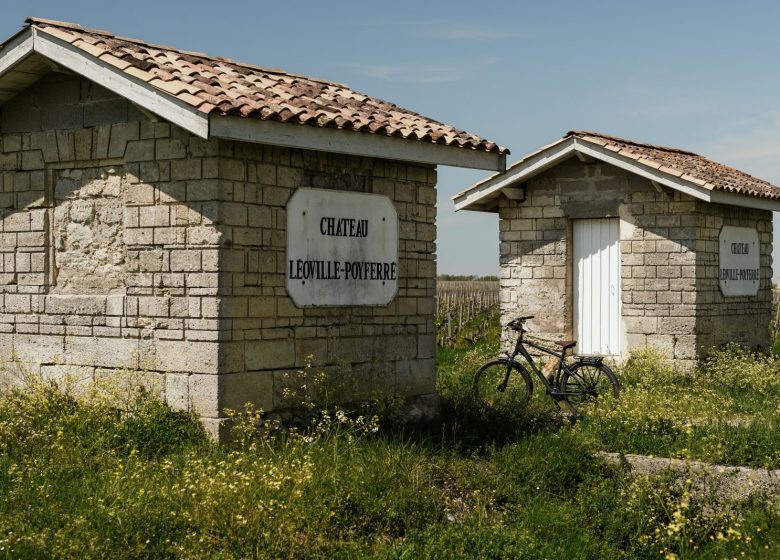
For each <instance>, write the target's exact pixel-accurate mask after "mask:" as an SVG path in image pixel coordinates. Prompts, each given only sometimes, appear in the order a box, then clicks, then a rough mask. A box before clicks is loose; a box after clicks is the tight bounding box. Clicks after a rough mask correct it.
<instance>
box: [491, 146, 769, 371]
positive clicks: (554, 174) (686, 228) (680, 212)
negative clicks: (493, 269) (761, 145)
mask: <svg viewBox="0 0 780 560" xmlns="http://www.w3.org/2000/svg"><path fill="white" fill-rule="evenodd" d="M523 189H524V193H525V198H524V200H509V199H504V200H502V202H501V204H500V207H499V216H500V225H499V228H500V240H501V245H500V252H501V305H502V315H503V317H504V320H505V321H508V320H509V319H511V318H512V317H514V316H517V315H521V314H526V315H535V316H536V319H535V320H534V321H533V323H532V325H531V328H532V330H533V331H535V332H537V333H538V334H540V335H542V336H544V337H547V338H551V339H552V338H569V337H571V336H572V331H573V325H572V317H573V312H572V306H573V296H572V286H571V283H572V276H573V272H572V263H571V254H570V249H569V245H570V242H571V220H574V219H586V218H606V217H618V218H620V248H621V262H620V264H621V266H620V274H621V299H622V301H621V315H622V329H623V335H622V339H623V340H622V344H621V346H622V352H623V356H624V357H625V356H626V355H627V352H628V350H630V349H632V348H637V347H643V346H645V345H651V346H655V347H658V348H660V349H661V350H663V351H664V352H665V353H667V354H668V355H669V356H671V357H674V358H675V359H677V360H681V361H691V360H693V359H695V358H696V356H697V355H700V354H701V353H702V352H704V351H706V350H707V349H708V348H710V347H711V346H713V345H718V344H722V343H724V342H728V341H730V340H734V341H736V342H740V343H744V344H748V345H750V346H766V345H767V343H768V340H767V332H766V328H764V325H767V324H768V322H769V313H770V309H771V305H770V304H771V240H772V224H771V212H768V211H759V210H748V209H743V208H737V207H731V206H724V205H718V204H708V203H705V202H703V201H700V200H697V199H694V198H693V197H690V196H688V195H686V194H683V193H680V192H678V191H674V190H672V189H669V188H666V187H660V186H658V187H656V186H654V185H653V184H652V183H651V182H650V181H649V180H646V179H644V178H641V177H638V176H636V175H633V174H631V173H629V172H627V171H623V170H621V169H618V168H615V167H612V166H609V165H607V164H604V163H600V162H581V161H579V160H577V159H571V160H569V161H567V162H564V163H562V164H560V165H558V166H556V167H555V168H553V169H551V170H549V171H547V172H545V173H543V174H541V175H539V176H537V177H535V178H533V179H531V180H530V181H528V182H527V183H526V184H525V185H524V186H523ZM722 225H741V226H751V227H757V229H758V231H759V235H760V239H761V255H762V256H761V278H762V280H761V289H760V292H759V295H758V296H757V297H752V298H751V297H740V298H724V297H723V296H722V295H721V293H720V289H719V284H718V266H717V263H718V236H719V234H720V228H721V226H722ZM757 325H758V326H757Z"/></svg>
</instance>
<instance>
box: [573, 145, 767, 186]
mask: <svg viewBox="0 0 780 560" xmlns="http://www.w3.org/2000/svg"><path fill="white" fill-rule="evenodd" d="M571 137H576V138H579V139H581V140H584V141H586V142H591V143H593V144H597V145H599V146H602V147H604V148H606V149H609V150H612V151H615V152H618V153H620V154H621V155H624V156H626V157H629V158H631V159H633V160H636V161H637V162H638V163H640V164H642V165H646V166H648V167H652V168H655V169H658V170H659V171H660V172H662V173H666V174H668V175H672V176H674V177H681V178H682V179H683V180H686V181H689V182H691V183H695V184H697V185H699V186H702V187H705V188H708V189H715V190H719V191H726V192H733V193H738V194H746V195H750V196H756V197H759V198H771V199H780V188H778V187H776V186H774V185H773V184H771V183H769V182H767V181H764V180H762V179H757V178H756V177H753V176H752V175H748V174H747V173H743V172H742V171H739V170H737V169H734V168H733V167H729V166H728V165H723V164H721V163H717V162H714V161H712V160H709V159H707V158H705V157H703V156H700V155H698V154H695V153H693V152H689V151H686V150H680V149H677V148H667V147H664V146H656V145H653V144H643V143H640V142H634V141H632V140H626V139H625V138H618V137H616V136H608V135H606V134H599V133H598V132H588V131H576V130H573V131H571V132H569V133H567V134H566V136H564V138H571Z"/></svg>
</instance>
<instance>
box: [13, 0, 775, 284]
mask: <svg viewBox="0 0 780 560" xmlns="http://www.w3.org/2000/svg"><path fill="white" fill-rule="evenodd" d="M28 15H36V16H39V17H48V18H52V19H63V20H68V21H75V22H78V23H81V24H82V25H86V26H91V27H98V28H104V29H108V30H111V31H113V32H115V33H118V34H122V35H125V36H131V37H139V38H143V39H146V40H148V41H152V42H158V43H163V44H171V45H175V46H177V47H180V48H185V49H191V50H198V51H204V52H208V53H209V54H214V55H222V56H228V57H231V58H235V59H238V60H241V61H246V62H252V63H255V64H260V65H265V66H270V67H278V68H283V69H285V70H288V71H291V72H298V73H302V74H307V75H312V76H317V77H321V78H326V79H330V80H334V81H339V82H344V83H347V84H349V85H350V86H351V87H352V88H355V89H357V90H358V91H362V92H364V93H367V94H369V95H373V96H377V97H381V98H383V99H387V100H390V101H392V102H394V103H397V104H398V105H401V106H403V107H407V108H409V109H412V110H415V111H417V112H420V113H422V114H424V115H426V116H429V117H432V118H436V119H438V120H441V121H444V122H446V123H448V124H451V125H454V126H457V127H459V128H464V129H466V130H468V131H469V132H473V133H476V134H479V135H482V136H485V137H487V138H489V139H491V140H494V141H496V142H498V143H500V144H503V145H505V146H508V147H509V148H510V149H511V150H512V155H510V156H509V161H510V162H512V161H514V160H516V159H518V158H520V157H521V156H522V155H523V154H525V153H527V152H529V151H532V150H534V149H536V148H537V147H539V146H541V145H543V144H546V143H548V142H550V141H552V140H554V139H556V138H558V137H560V136H561V135H563V134H564V133H565V132H566V131H567V130H570V129H590V130H597V131H600V132H605V133H608V134H615V135H618V136H624V137H627V138H631V139H634V140H640V141H645V142H651V143H657V144H664V145H669V146H675V147H680V148H686V149H689V150H692V151H695V152H697V153H700V154H702V155H706V156H708V157H711V158H713V159H715V160H717V161H720V162H722V163H726V164H729V165H733V166H735V167H737V168H739V169H741V170H743V171H746V172H748V173H751V174H753V175H756V176H758V177H761V178H763V179H767V180H769V181H772V182H773V183H775V184H777V185H780V68H779V66H778V60H780V46H778V45H779V44H780V43H778V40H777V22H778V21H780V19H779V16H780V3H772V2H749V1H746V2H721V1H718V0H710V1H707V2H705V1H684V0H678V1H676V2H671V1H664V0H659V1H655V2H652V3H648V2H642V3H635V2H630V1H626V0H622V1H616V2H613V1H603V2H598V1H593V2H582V1H581V0H580V1H575V2H568V1H554V0H549V1H547V2H540V1H538V0H536V1H534V2H525V1H515V2H508V1H497V0H493V1H491V2H482V3H478V2H473V1H470V2H459V1H453V0H450V1H428V2H424V1H421V0H417V1H416V2H411V1H407V0H395V1H387V0H386V1H384V2H376V1H371V0H363V1H352V0H343V1H340V0H331V1H329V2H324V1H319V2H308V1H306V0H297V1H295V2H279V1H278V0H277V1H274V2H264V1H261V0H255V1H252V2H230V1H228V0H224V1H221V2H214V1H213V0H212V1H209V2H199V1H189V2H170V1H168V2H166V1H162V0H157V1H147V0H133V1H132V2H112V3H107V2H105V1H100V2H98V1H83V2H78V1H69V2H62V1H51V0H48V1H43V0H42V1H36V0H27V1H25V2H13V3H10V2H9V3H7V5H4V6H3V18H2V22H0V36H3V37H5V36H10V35H11V34H13V33H15V32H16V31H17V30H18V29H19V28H20V27H21V25H22V23H23V21H24V18H25V17H26V16H28ZM486 175H487V173H486V172H482V171H472V170H459V169H452V168H440V170H439V208H438V216H439V222H438V223H439V233H438V237H439V239H438V262H439V272H441V273H451V274H495V273H496V272H497V270H498V222H497V218H496V216H495V215H493V214H482V213H473V212H460V213H458V214H455V212H454V211H453V207H452V203H451V201H450V200H449V198H450V196H452V195H453V194H455V193H456V192H458V191H460V190H462V189H463V188H464V187H467V186H469V185H470V184H472V183H473V182H475V181H477V180H479V179H481V178H483V177H485V176H486ZM775 229H776V230H780V223H778V221H777V220H775ZM775 241H776V242H775V248H776V249H775V274H776V275H777V274H780V236H778V235H776V236H775Z"/></svg>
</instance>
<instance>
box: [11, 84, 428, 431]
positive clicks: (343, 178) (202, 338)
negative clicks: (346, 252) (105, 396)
mask: <svg viewBox="0 0 780 560" xmlns="http://www.w3.org/2000/svg"><path fill="white" fill-rule="evenodd" d="M435 182H436V172H435V169H433V168H428V167H420V166H410V165H405V164H400V163H393V162H384V161H378V160H372V159H363V158H348V157H341V156H335V155H332V154H325V153H316V152H306V151H300V150H287V149H284V148H275V147H267V146H259V145H254V144H242V143H233V142H226V141H220V140H216V139H214V140H210V141H204V140H202V139H199V138H197V137H194V136H192V135H191V134H189V133H187V132H185V131H183V130H181V129H179V128H177V127H175V126H172V125H169V124H168V123H164V122H157V121H156V120H154V119H151V118H149V117H147V116H146V115H145V114H143V113H142V112H140V111H138V110H137V109H135V108H134V106H133V105H132V104H130V103H128V102H127V101H126V100H124V99H122V98H119V97H117V96H115V95H113V94H111V93H110V92H108V91H106V90H104V89H102V88H100V87H99V86H96V85H94V84H91V83H90V82H88V81H86V80H83V79H80V78H77V77H74V76H70V75H51V76H49V77H46V78H44V79H43V80H42V81H41V82H39V83H38V84H37V85H35V86H33V87H32V88H31V89H30V90H29V91H27V92H25V93H23V94H21V95H20V96H18V97H17V98H15V99H13V100H11V101H9V102H7V103H6V104H5V105H4V106H3V107H2V108H0V212H1V213H0V355H2V357H4V358H9V357H11V356H12V355H13V356H16V357H17V358H18V359H19V360H21V361H22V362H23V363H24V364H25V368H26V369H29V370H30V371H31V372H32V373H33V374H36V375H43V376H44V377H52V378H57V377H59V376H61V375H62V371H63V369H67V370H69V371H74V372H77V373H78V375H79V376H81V377H82V378H83V379H84V381H90V380H92V379H96V378H98V377H105V376H111V375H116V372H117V371H118V370H119V369H121V368H130V369H137V368H141V369H143V370H144V371H145V372H146V373H144V374H143V375H144V376H145V377H146V380H147V382H148V384H149V385H150V386H154V388H155V390H157V391H159V392H160V394H161V395H164V397H165V398H166V399H167V401H168V402H169V403H170V404H171V405H172V406H174V407H177V408H182V409H191V410H194V411H195V412H196V413H198V414H199V415H200V416H201V417H202V418H203V419H204V423H205V424H206V425H207V427H209V428H210V429H212V430H213V431H215V432H216V430H217V429H218V426H219V424H220V423H221V418H222V417H223V409H224V407H226V406H229V407H238V406H241V405H242V404H244V403H245V402H248V401H252V402H254V403H255V404H257V405H259V406H261V407H263V408H266V409H271V408H273V407H275V406H278V404H279V403H278V399H276V397H275V395H278V392H279V391H278V387H279V384H280V381H279V378H280V376H281V374H282V372H284V371H290V370H291V369H292V370H295V369H297V368H300V367H301V366H303V365H304V363H305V360H306V356H307V355H310V354H311V355H313V356H314V359H315V361H316V363H317V364H319V365H321V366H323V367H329V368H331V369H332V370H338V371H339V372H341V373H342V374H344V373H346V374H347V375H348V376H349V375H351V376H353V380H354V381H355V383H357V384H358V385H359V386H360V387H359V388H360V389H361V391H362V392H361V393H360V394H362V395H365V394H368V393H372V394H373V393H381V394H382V395H383V396H387V395H388V394H392V395H398V396H401V397H415V396H419V397H420V400H421V401H425V402H427V401H434V400H435V399H433V393H434V392H435V387H434V376H435V366H434V340H435V339H434V325H433V311H434V298H435V198H436V196H435ZM299 186H309V187H314V188H333V189H346V190H358V191H361V192H375V193H381V194H386V195H387V196H389V197H390V198H391V199H393V201H394V202H395V204H396V207H397V209H398V213H399V227H400V235H401V239H400V243H399V250H400V274H399V290H398V295H397V297H396V298H395V299H394V300H393V301H392V302H391V303H390V304H389V305H388V306H383V307H359V308H357V307H356V308H322V309H306V310H301V309H298V308H296V307H295V306H294V305H293V303H292V301H291V300H290V299H289V298H288V297H287V295H286V290H285V281H284V270H285V268H284V264H285V263H284V257H285V220H286V218H285V204H286V202H287V200H288V199H289V197H290V195H291V193H292V192H293V190H294V189H295V188H296V187H299ZM63 364H65V365H67V366H68V367H66V368H63V367H62V365H63ZM13 377H14V374H10V373H8V374H7V375H6V379H7V380H12V379H13Z"/></svg>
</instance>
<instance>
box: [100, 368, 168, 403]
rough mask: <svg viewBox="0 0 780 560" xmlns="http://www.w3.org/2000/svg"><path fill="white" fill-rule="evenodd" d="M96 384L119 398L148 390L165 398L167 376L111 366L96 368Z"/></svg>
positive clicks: (120, 399)
mask: <svg viewBox="0 0 780 560" xmlns="http://www.w3.org/2000/svg"><path fill="white" fill-rule="evenodd" d="M95 385H96V386H97V388H98V389H99V390H103V391H107V392H109V394H113V395H116V397H117V399H118V400H119V401H120V403H121V401H122V399H123V398H133V395H135V394H137V393H138V392H139V391H146V392H148V393H150V394H152V395H154V396H155V397H157V398H160V399H164V398H165V378H164V377H163V376H162V375H160V374H159V373H157V372H154V371H144V370H139V369H135V368H124V367H116V368H115V367H110V368H100V367H99V368H96V369H95Z"/></svg>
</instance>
